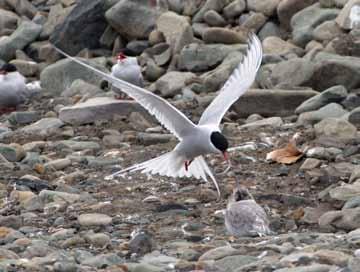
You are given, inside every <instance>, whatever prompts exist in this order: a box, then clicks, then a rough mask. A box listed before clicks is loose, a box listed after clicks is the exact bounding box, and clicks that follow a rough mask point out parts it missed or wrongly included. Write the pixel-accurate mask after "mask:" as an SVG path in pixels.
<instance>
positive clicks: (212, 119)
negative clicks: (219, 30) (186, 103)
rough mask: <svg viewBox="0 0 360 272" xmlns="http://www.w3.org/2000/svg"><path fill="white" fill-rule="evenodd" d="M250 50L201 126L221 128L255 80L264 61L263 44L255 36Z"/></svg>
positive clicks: (251, 39)
mask: <svg viewBox="0 0 360 272" xmlns="http://www.w3.org/2000/svg"><path fill="white" fill-rule="evenodd" d="M249 42H250V45H249V49H248V51H247V52H246V55H245V56H244V58H243V60H242V61H241V62H240V64H239V65H238V67H237V68H236V69H235V70H234V72H233V73H232V75H231V76H230V77H229V79H228V80H227V81H226V83H225V84H224V86H223V87H222V88H221V90H220V93H219V94H218V96H217V97H216V98H215V99H214V100H213V101H212V102H211V104H210V105H209V106H208V107H207V108H206V110H205V111H204V112H203V114H202V116H201V118H200V120H199V125H216V126H219V125H220V122H221V120H222V118H223V117H224V115H225V113H226V112H227V111H228V110H229V108H230V107H231V105H232V104H233V103H235V102H236V100H238V99H239V97H240V96H242V95H243V94H244V93H245V92H246V91H247V90H248V89H249V88H250V86H251V84H252V83H253V82H254V80H255V76H256V73H257V71H258V69H259V68H260V64H261V60H262V47H261V42H260V41H259V39H258V38H257V37H256V35H255V34H251V35H250V36H249Z"/></svg>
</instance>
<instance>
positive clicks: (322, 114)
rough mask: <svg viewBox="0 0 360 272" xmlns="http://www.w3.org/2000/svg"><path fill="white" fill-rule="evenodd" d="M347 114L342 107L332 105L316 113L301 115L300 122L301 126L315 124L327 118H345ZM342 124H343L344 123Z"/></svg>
mask: <svg viewBox="0 0 360 272" xmlns="http://www.w3.org/2000/svg"><path fill="white" fill-rule="evenodd" d="M345 114H347V111H346V110H344V109H343V107H342V106H340V105H339V104H337V103H330V104H327V105H326V106H323V107H322V108H320V109H318V110H316V111H309V112H303V113H301V114H300V115H299V118H298V122H299V123H300V124H309V123H310V124H315V123H318V122H320V121H322V120H324V119H327V118H332V119H331V120H335V119H338V118H341V117H343V116H344V115H345ZM334 122H335V121H334ZM334 122H333V123H334ZM345 122H346V121H345ZM326 123H327V122H324V123H323V124H324V125H325V124H326ZM341 124H343V122H342V123H341ZM319 129H321V128H319Z"/></svg>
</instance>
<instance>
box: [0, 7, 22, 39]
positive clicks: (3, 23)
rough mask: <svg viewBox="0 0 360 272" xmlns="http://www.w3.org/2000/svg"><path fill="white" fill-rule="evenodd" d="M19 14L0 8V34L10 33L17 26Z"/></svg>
mask: <svg viewBox="0 0 360 272" xmlns="http://www.w3.org/2000/svg"><path fill="white" fill-rule="evenodd" d="M18 20H19V16H17V15H16V14H15V13H13V12H11V11H8V10H3V9H0V36H2V35H8V34H11V33H12V32H13V31H14V30H15V29H16V27H17V22H18Z"/></svg>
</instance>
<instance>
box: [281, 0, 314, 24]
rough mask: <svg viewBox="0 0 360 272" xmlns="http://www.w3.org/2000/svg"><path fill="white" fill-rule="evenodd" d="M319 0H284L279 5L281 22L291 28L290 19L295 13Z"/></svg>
mask: <svg viewBox="0 0 360 272" xmlns="http://www.w3.org/2000/svg"><path fill="white" fill-rule="evenodd" d="M317 1H318V0H282V1H281V2H280V4H279V5H278V7H277V14H278V18H279V20H280V23H281V24H282V25H283V26H284V27H285V28H287V29H290V21H291V18H292V17H293V16H294V14H296V13H298V12H299V11H300V10H302V9H304V8H306V7H308V6H310V5H312V4H314V3H316V2H317Z"/></svg>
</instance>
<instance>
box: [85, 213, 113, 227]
mask: <svg viewBox="0 0 360 272" xmlns="http://www.w3.org/2000/svg"><path fill="white" fill-rule="evenodd" d="M78 222H79V224H80V225H81V226H85V227H90V226H107V225H109V224H111V222H112V218H111V217H110V216H108V215H106V214H99V213H86V214H81V215H79V216H78Z"/></svg>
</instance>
